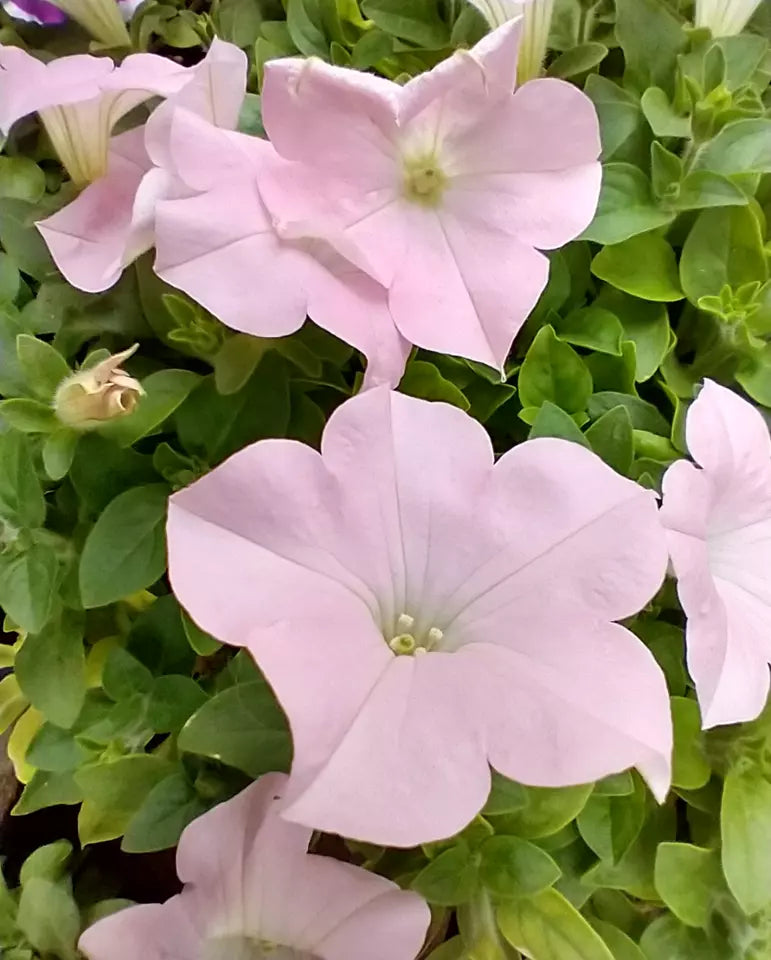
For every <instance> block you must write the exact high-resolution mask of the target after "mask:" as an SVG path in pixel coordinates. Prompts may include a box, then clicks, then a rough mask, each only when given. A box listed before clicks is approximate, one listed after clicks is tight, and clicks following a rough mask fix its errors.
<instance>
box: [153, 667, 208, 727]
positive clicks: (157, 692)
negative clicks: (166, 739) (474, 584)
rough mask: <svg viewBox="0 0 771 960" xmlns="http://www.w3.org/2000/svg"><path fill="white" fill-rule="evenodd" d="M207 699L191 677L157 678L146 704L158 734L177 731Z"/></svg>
mask: <svg viewBox="0 0 771 960" xmlns="http://www.w3.org/2000/svg"><path fill="white" fill-rule="evenodd" d="M207 701H208V697H207V696H206V694H205V693H204V692H203V690H202V689H201V688H200V686H199V685H198V684H197V683H196V682H195V680H192V679H191V678H190V677H182V676H174V675H171V676H165V677H158V678H157V679H156V680H155V682H154V683H153V686H152V689H151V691H150V695H149V698H148V704H147V719H148V722H149V723H150V725H151V726H152V728H153V730H154V731H155V732H156V733H175V732H176V731H177V730H180V729H181V728H182V726H183V725H184V724H185V723H186V721H187V720H188V719H189V718H190V717H191V716H192V715H193V714H194V713H195V712H196V710H198V709H199V708H200V707H202V706H203V705H204V704H205V703H206V702H207Z"/></svg>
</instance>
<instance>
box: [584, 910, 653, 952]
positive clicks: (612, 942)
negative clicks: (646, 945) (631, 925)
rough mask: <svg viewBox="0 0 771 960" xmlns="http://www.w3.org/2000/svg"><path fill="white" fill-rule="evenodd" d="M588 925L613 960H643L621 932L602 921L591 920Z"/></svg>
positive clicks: (633, 945) (634, 946)
mask: <svg viewBox="0 0 771 960" xmlns="http://www.w3.org/2000/svg"><path fill="white" fill-rule="evenodd" d="M590 923H591V925H592V926H593V927H594V929H595V930H596V931H597V933H599V935H600V936H601V937H602V939H603V940H604V941H605V943H606V944H607V945H608V947H609V948H610V952H611V953H612V954H613V960H645V954H644V953H643V952H642V950H641V949H640V948H639V947H638V946H637V944H636V943H635V942H634V940H632V939H631V938H630V937H628V936H627V935H626V934H625V933H624V932H623V930H619V928H618V927H615V926H613V924H612V923H605V922H604V921H602V920H593V919H592V920H590ZM669 960H671V958H669Z"/></svg>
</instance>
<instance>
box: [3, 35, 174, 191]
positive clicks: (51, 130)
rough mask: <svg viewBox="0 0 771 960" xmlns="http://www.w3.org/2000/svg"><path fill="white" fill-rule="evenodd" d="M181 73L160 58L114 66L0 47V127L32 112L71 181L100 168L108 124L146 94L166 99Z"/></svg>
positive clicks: (89, 177) (137, 57)
mask: <svg viewBox="0 0 771 960" xmlns="http://www.w3.org/2000/svg"><path fill="white" fill-rule="evenodd" d="M187 74H188V70H187V68H185V67H180V66H179V65H177V64H175V63H172V62H171V61H170V60H168V59H166V58H165V57H157V56H154V55H153V54H149V53H137V54H133V55H132V56H130V57H127V58H126V60H124V62H123V64H121V66H120V67H116V66H115V64H114V63H113V62H112V60H110V59H108V58H107V57H92V56H88V55H85V54H82V55H81V54H77V55H75V56H71V57H60V58H58V59H57V60H52V61H51V62H50V63H42V62H41V61H40V60H36V59H35V57H33V56H31V55H30V54H28V53H26V52H25V51H24V50H21V49H19V48H18V47H5V46H0V132H3V133H8V131H9V130H10V128H11V127H12V126H13V124H14V123H15V122H16V121H17V120H19V119H21V118H22V117H24V116H26V115H27V114H30V113H35V112H37V113H38V115H39V117H40V120H41V122H42V124H43V126H44V127H45V129H46V132H47V133H48V135H49V137H50V138H51V142H52V143H53V145H54V148H55V149H56V152H57V154H58V155H59V159H60V160H61V161H62V163H63V164H64V166H65V168H66V169H67V172H68V173H69V175H70V177H71V178H72V181H73V183H75V184H76V185H77V186H79V187H82V186H85V185H86V184H87V183H90V182H92V181H93V180H96V179H98V178H99V177H101V176H102V175H103V174H104V173H105V172H106V170H107V165H108V144H109V140H110V134H111V132H112V129H113V127H114V126H115V124H116V123H117V122H118V121H119V120H120V119H121V117H123V116H125V115H126V114H127V113H128V112H129V111H130V110H133V109H134V107H136V106H138V105H139V104H140V103H142V102H143V101H144V100H147V99H148V98H149V97H151V96H169V95H170V94H171V93H173V92H175V91H176V90H178V89H179V88H180V87H181V86H183V85H184V83H185V82H186V80H187Z"/></svg>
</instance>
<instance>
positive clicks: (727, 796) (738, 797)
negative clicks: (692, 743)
mask: <svg viewBox="0 0 771 960" xmlns="http://www.w3.org/2000/svg"><path fill="white" fill-rule="evenodd" d="M720 827H721V833H722V838H723V872H724V874H725V878H726V880H727V882H728V886H729V888H730V890H731V893H732V894H733V895H734V896H735V897H736V899H737V901H738V902H739V905H740V906H741V908H742V910H744V912H745V913H746V914H747V915H748V916H749V915H750V914H753V913H757V912H758V911H759V910H764V909H766V908H767V907H768V906H769V904H771V783H770V782H769V781H768V780H767V779H766V778H765V777H764V776H763V775H762V774H761V773H759V772H755V771H752V770H749V771H741V770H729V772H728V775H727V776H726V778H725V787H724V790H723V803H722V808H721V812H720Z"/></svg>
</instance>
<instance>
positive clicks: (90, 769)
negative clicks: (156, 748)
mask: <svg viewBox="0 0 771 960" xmlns="http://www.w3.org/2000/svg"><path fill="white" fill-rule="evenodd" d="M173 771H174V766H173V764H171V763H169V761H168V760H164V759H162V758H161V757H158V756H154V755H153V754H146V753H139V754H134V755H132V756H125V757H119V758H118V759H116V760H106V761H100V762H98V763H89V764H86V765H85V766H83V767H81V768H80V770H78V771H77V772H76V773H75V780H76V782H77V784H78V786H79V787H80V788H81V790H82V791H83V796H84V798H85V799H84V802H83V806H82V807H81V811H80V816H79V817H78V833H79V836H80V841H81V843H82V844H84V845H85V844H89V843H101V842H103V841H105V840H115V839H116V838H117V837H120V836H121V835H122V834H123V833H124V831H125V829H126V827H127V826H128V825H129V823H130V822H131V819H132V817H134V815H135V814H136V813H137V811H138V810H139V809H140V808H141V806H142V804H143V803H144V802H145V799H146V797H147V796H148V794H149V793H150V791H151V790H152V789H153V787H155V786H156V784H158V783H160V782H161V781H162V780H164V779H165V778H166V777H167V776H169V775H170V774H171V773H173Z"/></svg>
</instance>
